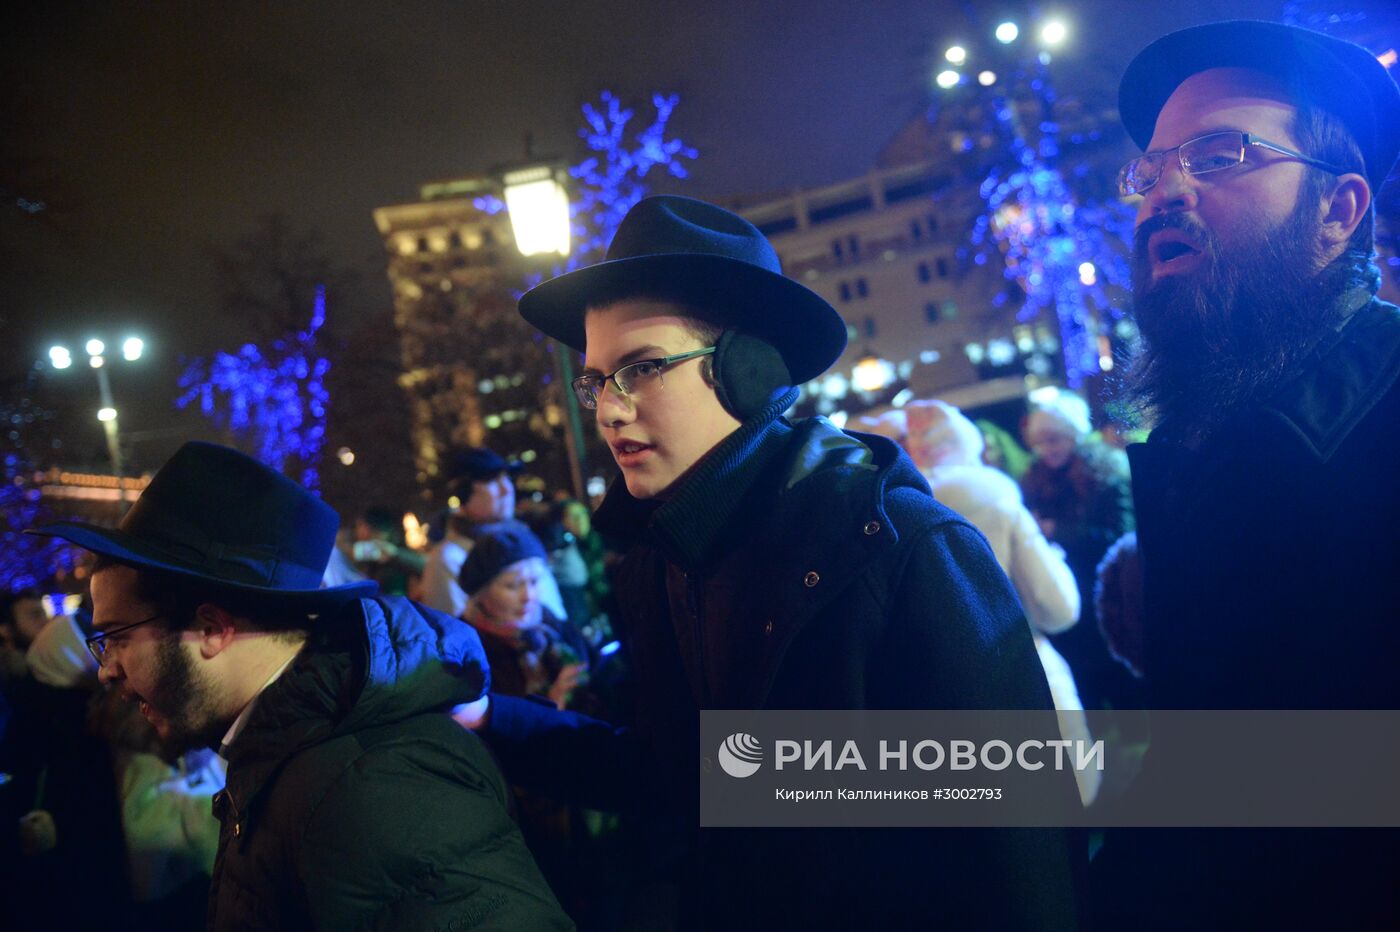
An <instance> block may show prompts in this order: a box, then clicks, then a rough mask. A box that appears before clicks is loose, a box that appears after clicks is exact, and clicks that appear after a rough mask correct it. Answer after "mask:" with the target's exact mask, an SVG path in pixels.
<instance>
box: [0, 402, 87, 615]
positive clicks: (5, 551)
mask: <svg viewBox="0 0 1400 932" xmlns="http://www.w3.org/2000/svg"><path fill="white" fill-rule="evenodd" d="M30 387H31V385H30V379H28V378H26V379H25V380H24V381H23V382H22V383H21V384H18V385H16V386H13V387H12V390H10V391H7V392H6V397H5V398H4V399H0V451H3V452H0V459H3V463H4V469H3V470H0V480H3V484H0V591H3V592H12V591H14V590H16V589H25V588H29V587H31V586H39V585H42V584H43V583H44V582H46V581H47V580H49V579H51V578H52V577H53V575H54V574H55V573H57V572H58V571H59V570H61V569H68V568H71V567H72V565H73V560H72V552H71V551H70V550H69V549H68V547H67V546H66V545H64V544H63V543H62V542H61V541H58V540H54V539H53V538H47V537H34V536H31V535H28V534H25V533H24V532H25V531H26V530H27V529H29V528H32V527H36V526H38V525H40V524H43V523H44V521H45V519H46V516H45V509H44V507H43V504H42V502H41V501H40V490H41V482H40V480H39V478H38V477H37V471H36V469H35V465H34V462H33V459H32V457H31V454H30V452H29V447H28V444H27V443H26V440H28V439H30V438H32V436H33V434H34V430H35V428H36V427H38V426H41V425H42V424H44V423H45V422H46V421H48V420H51V419H52V414H51V413H50V412H48V411H45V410H43V409H41V408H39V407H38V406H36V405H35V404H34V403H33V402H32V401H31V400H30V398H29V388H30Z"/></svg>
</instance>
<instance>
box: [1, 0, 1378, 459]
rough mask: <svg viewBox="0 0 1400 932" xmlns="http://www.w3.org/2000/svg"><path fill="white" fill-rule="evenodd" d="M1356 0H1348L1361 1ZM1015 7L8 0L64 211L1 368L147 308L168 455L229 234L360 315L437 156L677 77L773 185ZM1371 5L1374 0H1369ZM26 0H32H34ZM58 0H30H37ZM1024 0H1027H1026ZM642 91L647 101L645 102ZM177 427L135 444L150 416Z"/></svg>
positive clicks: (160, 448) (42, 163) (337, 325)
mask: <svg viewBox="0 0 1400 932" xmlns="http://www.w3.org/2000/svg"><path fill="white" fill-rule="evenodd" d="M1355 5H1356V4H1351V5H1349V6H1355ZM1017 6H1018V5H1017V4H1013V3H1008V4H992V3H982V2H972V3H962V4H959V3H955V2H948V0H917V2H916V0H863V2H858V3H835V2H830V0H828V2H820V3H818V2H782V3H777V2H758V0H746V2H737V0H707V2H702V3H691V4H680V3H671V2H650V3H645V2H592V3H528V2H476V3H463V2H459V3H447V2H440V0H439V2H414V3H400V4H388V3H383V2H376V3H365V2H357V0H356V2H337V3H295V4H293V3H278V4H272V3H256V4H255V3H231V4H212V3H208V4H195V3H183V4H175V3H171V4H164V3H159V4H70V3H41V4H17V5H13V6H12V7H11V11H10V12H8V13H6V14H4V16H5V22H4V24H3V25H2V26H0V32H3V34H4V38H3V40H0V41H3V42H4V43H5V50H4V53H3V59H0V74H2V75H3V78H4V86H5V87H6V88H7V90H8V93H7V95H6V103H5V109H4V113H3V120H4V124H3V126H0V132H2V133H3V140H0V154H3V162H0V167H3V171H4V176H3V178H0V185H3V186H4V187H7V188H13V189H15V190H16V193H18V194H19V195H21V196H26V195H28V196H31V197H34V196H37V197H40V198H43V199H44V200H46V201H47V202H49V203H50V205H51V206H50V209H48V210H45V211H43V212H40V213H38V214H33V215H30V214H27V213H24V212H22V211H20V210H18V209H16V208H15V207H14V206H13V201H12V199H11V200H10V201H9V202H7V203H6V204H5V206H4V209H3V210H0V268H2V269H3V274H0V327H3V331H0V332H3V333H4V339H3V343H0V346H3V352H0V376H3V377H4V378H5V379H11V378H13V377H14V376H15V375H16V374H17V373H19V372H22V371H23V370H24V369H25V368H26V367H28V366H32V364H33V361H34V360H36V359H39V358H41V357H43V356H44V354H45V352H46V349H47V347H48V346H49V344H50V343H52V342H54V341H57V340H66V341H67V342H68V343H69V344H70V345H74V346H76V345H80V344H81V341H82V340H84V339H85V338H86V336H87V335H88V334H89V333H90V332H98V331H100V332H102V333H103V334H105V335H106V336H108V337H109V338H119V337H121V336H123V335H125V334H126V333H128V332H139V333H140V334H141V335H143V336H144V337H145V338H146V340H147V343H148V346H149V353H150V356H151V358H150V360H149V361H148V362H146V363H142V364H141V365H140V367H139V368H137V367H132V368H129V369H128V368H125V367H123V368H119V369H117V370H115V371H114V372H113V382H114V387H115V389H116V391H117V394H118V399H117V400H118V405H119V407H121V409H122V411H123V415H122V416H123V423H122V427H123V431H124V432H129V433H135V434H136V435H137V437H138V440H137V442H136V443H135V444H134V458H135V460H136V464H137V465H138V466H141V467H145V468H151V467H153V466H155V465H158V464H159V462H160V460H161V459H162V458H163V457H164V456H165V455H166V454H168V452H169V451H170V450H172V449H173V448H174V447H175V446H176V445H177V444H178V442H179V441H180V440H181V439H183V438H184V437H186V436H189V435H193V434H194V433H195V432H198V431H199V430H200V425H201V423H202V422H201V421H200V420H199V419H198V418H197V417H194V416H193V415H190V414H188V413H185V414H178V415H176V414H172V411H171V402H172V400H173V398H174V396H175V393H176V391H175V384H174V383H175V377H176V375H177V373H178V365H177V363H176V360H177V358H178V357H179V356H181V355H192V354H200V353H207V352H209V351H211V350H213V349H216V348H229V349H232V348H234V347H235V346H236V345H237V344H238V342H239V341H240V340H241V337H242V335H240V334H239V333H238V329H237V327H236V325H235V324H234V322H231V321H227V320H224V319H222V318H220V317H219V316H218V314H217V313H216V307H217V294H216V288H215V284H216V279H215V275H214V272H213V263H212V261H211V258H210V256H211V250H214V249H218V248H224V247H227V246H228V245H229V244H231V243H233V242H235V241H237V240H239V239H241V238H243V237H246V236H248V235H249V234H251V233H252V232H253V231H254V230H255V229H256V227H257V223H258V219H259V217H261V216H263V215H266V214H270V213H280V214H283V215H284V216H285V217H286V218H287V220H288V221H289V223H290V224H291V225H292V227H294V228H295V229H298V230H308V229H313V230H318V231H320V232H321V233H322V234H323V236H324V238H325V242H326V246H327V250H328V251H329V252H330V254H331V255H332V257H333V258H334V259H335V260H336V261H337V262H338V263H339V264H341V265H343V266H346V267H350V268H353V269H355V270H356V271H357V272H358V273H359V285H358V288H357V290H356V291H355V293H354V294H352V295H350V296H349V297H348V299H347V300H345V301H343V302H342V306H338V307H332V308H331V309H330V314H331V327H332V328H333V329H334V330H335V331H336V332H337V333H341V334H344V333H346V332H348V331H349V330H351V329H353V328H354V326H355V325H356V324H357V323H359V322H362V321H364V320H367V319H368V318H370V317H371V316H373V315H375V314H376V313H379V312H381V311H384V310H387V309H388V308H389V307H390V296H389V288H388V284H387V279H386V278H385V275H384V266H383V258H382V249H381V246H380V241H379V237H378V234H377V233H376V231H375V228H374V222H373V218H372V216H371V212H372V210H373V209H374V208H375V207H378V206H383V205H387V204H394V203H402V202H406V201H412V200H416V198H417V189H418V186H419V185H420V184H421V183H423V182H425V181H429V180H434V179H440V178H446V177H453V176H458V175H464V174H471V173H475V172H481V171H485V170H488V169H490V168H491V167H493V166H495V165H498V164H500V163H504V162H508V161H512V160H517V159H519V158H520V157H521V156H522V155H523V154H524V137H525V134H526V133H527V132H532V133H533V134H534V138H535V143H536V149H537V151H539V152H541V153H558V154H562V155H567V156H572V155H574V154H575V152H576V144H577V143H576V136H575V133H576V130H577V128H578V126H579V123H580V121H579V116H578V106H579V104H581V103H582V102H584V101H587V100H595V99H596V98H597V96H598V93H599V92H600V91H602V90H604V89H610V90H612V91H614V92H616V93H617V94H619V95H620V96H621V97H623V98H624V99H637V100H645V99H648V98H649V96H650V94H651V92H653V91H656V90H662V91H673V92H676V93H679V94H680V95H681V104H680V106H679V107H678V108H677V111H676V114H675V116H674V118H673V119H672V122H671V129H672V130H673V131H674V134H675V135H678V136H680V137H681V138H683V139H684V140H685V141H686V142H687V143H689V144H690V145H693V146H695V147H696V148H698V149H699V150H700V156H699V159H698V160H697V161H696V162H695V163H694V165H693V171H692V177H691V178H690V179H689V180H686V181H682V182H672V181H669V180H665V181H662V183H661V184H660V185H659V186H658V189H659V190H670V191H674V192H677V193H686V194H691V195H695V196H699V197H707V196H709V197H715V198H722V197H728V196H733V195H741V194H758V193H764V192H782V191H785V190H787V189H790V188H792V187H799V186H800V187H808V186H814V185H820V184H826V183H831V182H834V181H838V180H842V179H844V178H848V177H851V176H854V175H858V174H861V173H863V172H865V171H868V170H869V169H870V168H871V167H872V165H873V163H874V160H875V157H876V154H877V153H878V151H879V150H880V148H881V147H882V146H883V145H884V144H885V142H886V141H888V139H889V138H890V137H891V136H892V135H893V134H894V133H895V132H896V131H897V130H898V129H899V128H900V127H901V126H902V125H903V124H904V123H905V122H906V121H907V120H908V119H910V118H911V117H912V116H913V115H915V114H916V113H918V112H919V111H920V110H921V108H922V107H923V106H924V102H925V101H926V99H927V98H926V95H927V94H928V92H929V88H930V87H931V83H930V79H931V75H932V73H933V71H934V70H935V69H934V68H933V65H934V63H935V59H936V58H937V57H938V56H939V55H941V51H942V49H943V48H944V47H946V45H947V44H949V42H950V41H951V40H953V39H956V38H960V37H965V36H967V35H968V34H970V32H971V27H970V26H969V19H968V17H967V15H966V13H965V10H967V9H971V10H973V11H975V13H976V15H978V16H982V17H984V18H985V19H984V28H985V29H986V30H987V31H990V28H991V26H992V25H994V24H995V23H996V22H998V21H999V20H1000V19H1001V18H1003V15H1002V11H1004V10H1005V11H1008V12H1009V13H1010V15H1012V16H1015V10H1016V7H1017ZM1362 6H1374V4H1365V3H1363V4H1362ZM16 7H29V8H31V9H21V10H19V11H16V9H15V8H16ZM1281 7H1282V4H1280V3H1277V2H1254V0H1224V2H1222V0H1212V2H1199V0H1189V2H1186V0H1179V2H1174V3H1170V4H1139V3H1129V2H1105V0H1078V2H1066V3H1064V4H1062V5H1060V6H1058V7H1056V6H1051V5H1049V4H1043V5H1042V7H1041V8H1042V10H1043V13H1044V14H1045V15H1048V14H1051V13H1062V14H1063V17H1064V18H1065V19H1066V20H1067V21H1068V22H1069V24H1070V29H1071V39H1070V42H1069V43H1068V45H1067V46H1066V47H1065V49H1064V51H1063V52H1062V53H1061V55H1060V56H1059V57H1058V58H1057V66H1056V67H1061V65H1060V64H1059V63H1060V62H1063V67H1064V68H1066V69H1070V70H1075V69H1077V71H1078V73H1079V74H1080V76H1081V77H1084V78H1085V79H1087V80H1089V81H1091V82H1092V81H1098V82H1099V84H1100V85H1101V86H1103V87H1105V88H1108V89H1109V90H1110V91H1111V90H1112V89H1113V87H1114V85H1115V82H1116V77H1117V75H1118V74H1119V73H1121V70H1122V66H1123V64H1124V63H1126V61H1127V59H1128V58H1129V57H1130V56H1131V55H1132V53H1133V52H1135V51H1136V50H1137V49H1138V48H1140V47H1141V46H1142V45H1144V44H1146V43H1147V42H1148V41H1150V40H1151V39H1152V38H1154V37H1155V36H1157V35H1160V34H1161V33H1163V32H1166V31H1169V30H1170V29H1173V28H1177V27H1179V26H1182V25H1187V24H1190V23H1195V22H1204V21H1208V20H1212V19H1220V18H1227V17H1229V16H1241V17H1261V18H1276V17H1277V15H1278V12H1279V10H1280V9H1281ZM33 8H39V9H33ZM1022 8H1024V7H1023V6H1022ZM647 114H648V109H647V108H643V109H642V110H641V112H640V113H639V117H638V121H639V122H640V121H641V120H643V119H644V118H645V117H646V116H647ZM37 398H38V400H40V401H41V402H46V403H49V404H50V406H52V407H55V408H60V409H63V410H77V411H80V412H81V413H82V418H83V419H84V420H86V421H88V422H87V423H81V422H80V423H78V424H71V425H65V427H66V429H67V430H68V431H70V432H71V435H72V438H73V439H72V449H73V450H74V451H78V450H80V449H81V450H83V451H84V452H86V451H88V450H89V448H93V449H97V448H100V444H101V440H100V436H101V435H100V430H99V428H98V424H97V422H96V421H95V420H91V412H90V410H88V409H91V408H95V407H96V388H95V385H94V384H93V380H92V377H91V375H90V373H88V372H87V371H86V367H85V366H84V365H82V360H81V359H80V360H79V364H78V365H76V366H75V367H74V368H73V369H70V370H68V371H67V372H66V373H53V374H50V375H49V376H48V377H47V378H46V379H45V381H44V384H43V385H41V386H40V389H39V391H38V393H37ZM159 430H166V431H168V433H166V434H165V435H163V436H162V435H159V434H157V435H154V436H150V437H148V438H147V439H145V440H141V439H139V438H140V435H141V433H142V432H150V431H159Z"/></svg>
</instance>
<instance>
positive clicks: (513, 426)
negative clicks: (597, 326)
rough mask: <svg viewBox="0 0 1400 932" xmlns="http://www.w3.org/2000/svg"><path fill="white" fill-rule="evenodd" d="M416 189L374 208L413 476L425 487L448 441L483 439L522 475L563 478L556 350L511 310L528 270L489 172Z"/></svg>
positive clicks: (433, 481) (434, 477)
mask: <svg viewBox="0 0 1400 932" xmlns="http://www.w3.org/2000/svg"><path fill="white" fill-rule="evenodd" d="M421 195H422V197H421V200H419V201H417V202H415V203H409V204H399V205H394V206H389V207H381V208H379V209H377V210H375V212H374V220H375V224H376V225H377V226H378V228H379V233H380V236H382V237H383V240H384V248H385V255H386V261H387V266H388V274H389V282H390V285H391V286H392V288H393V296H394V324H395V327H396V329H397V332H398V336H399V345H400V356H401V361H402V366H403V372H402V374H401V375H400V376H399V385H400V387H401V388H402V389H403V391H404V393H405V396H406V397H407V399H408V405H409V416H410V420H411V425H410V431H411V437H412V443H413V449H414V459H415V465H416V468H417V480H418V483H419V485H420V486H421V487H422V488H423V489H424V490H425V491H426V492H427V493H428V494H429V495H430V496H431V495H432V494H433V493H434V492H435V491H437V490H440V488H441V484H442V481H443V477H442V469H443V464H444V462H445V458H446V455H447V453H448V451H449V450H450V449H452V448H454V447H462V446H484V447H490V448H491V449H493V450H495V451H496V452H497V453H499V454H501V455H502V456H504V457H506V458H507V459H514V460H518V461H520V462H521V463H522V464H523V465H524V474H523V475H522V479H521V485H522V486H525V487H526V488H534V489H538V490H552V489H559V488H568V487H569V485H570V469H569V463H568V458H567V450H568V448H567V445H566V438H565V421H566V412H565V409H564V407H563V405H564V402H565V399H564V396H563V394H562V392H561V390H560V388H561V386H560V384H559V378H558V369H557V364H556V359H555V353H556V352H557V351H558V350H557V349H556V347H555V346H554V345H553V344H552V343H551V342H549V341H546V340H545V339H544V338H543V337H542V336H541V335H540V334H538V333H536V332H535V331H534V330H533V329H532V328H531V327H529V326H528V325H527V324H526V323H525V322H524V321H523V320H521V318H520V315H519V314H518V313H516V307H515V305H516V298H517V296H518V294H519V293H520V292H521V291H522V290H524V288H525V285H526V283H527V280H528V277H529V276H530V274H531V273H532V271H533V272H535V273H536V274H538V271H539V270H538V269H532V267H531V266H530V265H529V264H528V263H527V261H526V260H525V259H524V258H523V257H521V256H520V255H519V253H518V252H517V250H516V247H515V243H514V239H513V235H512V232H511V225H510V220H509V218H508V217H507V215H506V213H505V211H504V209H503V207H504V205H503V204H502V203H501V201H500V199H499V196H500V188H499V182H497V181H495V180H494V179H491V178H486V177H482V178H463V179H458V180H453V181H447V182H439V183H434V184H428V185H425V186H423V188H422V191H421Z"/></svg>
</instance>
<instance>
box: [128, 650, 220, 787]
mask: <svg viewBox="0 0 1400 932" xmlns="http://www.w3.org/2000/svg"><path fill="white" fill-rule="evenodd" d="M146 700H147V701H148V702H149V703H150V704H151V707H152V708H153V709H155V710H156V711H157V712H159V713H160V714H161V715H162V716H164V717H165V719H166V722H167V723H168V727H169V732H170V733H169V734H168V735H165V736H163V737H162V738H161V755H162V756H163V757H165V758H166V759H167V760H173V759H175V758H176V757H178V756H179V755H181V754H183V753H185V752H186V751H192V750H194V749H196V748H204V747H213V748H216V747H218V745H219V739H220V738H221V737H222V736H223V732H224V730H225V729H226V728H227V727H228V722H221V721H219V716H218V715H217V713H216V710H215V703H214V701H213V700H214V696H213V687H212V686H211V685H210V684H209V683H208V682H207V681H206V680H205V679H204V678H203V677H201V676H200V675H199V673H198V671H197V670H195V666H194V661H192V660H191V659H190V658H189V656H188V655H187V654H186V653H185V651H184V650H183V649H182V648H181V647H180V639H179V638H178V637H174V636H172V637H166V638H162V639H161V640H160V642H159V643H158V644H157V646H156V662H155V686H154V687H153V688H152V690H151V694H150V695H149V696H147V697H146Z"/></svg>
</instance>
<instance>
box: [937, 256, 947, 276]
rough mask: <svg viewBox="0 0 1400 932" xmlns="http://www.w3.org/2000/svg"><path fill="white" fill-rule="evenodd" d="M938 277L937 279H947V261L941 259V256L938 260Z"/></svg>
mask: <svg viewBox="0 0 1400 932" xmlns="http://www.w3.org/2000/svg"><path fill="white" fill-rule="evenodd" d="M938 277H939V278H947V277H948V260H947V259H944V258H942V257H941V256H940V257H939V259H938Z"/></svg>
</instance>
